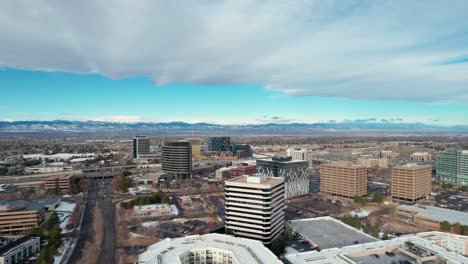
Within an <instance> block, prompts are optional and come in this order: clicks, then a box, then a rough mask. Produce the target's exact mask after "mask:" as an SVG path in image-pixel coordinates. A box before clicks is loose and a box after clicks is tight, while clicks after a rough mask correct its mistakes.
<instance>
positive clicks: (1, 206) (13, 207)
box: [0, 200, 44, 211]
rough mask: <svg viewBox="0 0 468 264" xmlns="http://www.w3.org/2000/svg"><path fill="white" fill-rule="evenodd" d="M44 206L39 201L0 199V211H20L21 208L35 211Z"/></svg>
mask: <svg viewBox="0 0 468 264" xmlns="http://www.w3.org/2000/svg"><path fill="white" fill-rule="evenodd" d="M43 207H44V206H43V205H42V204H39V203H35V202H31V201H26V200H15V201H5V200H0V211H22V210H31V211H36V210H40V209H41V208H43Z"/></svg>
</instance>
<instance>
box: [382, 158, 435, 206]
mask: <svg viewBox="0 0 468 264" xmlns="http://www.w3.org/2000/svg"><path fill="white" fill-rule="evenodd" d="M431 186H432V166H418V165H416V164H412V163H410V164H406V165H404V166H400V167H394V168H393V169H392V183H391V188H392V199H396V200H403V201H410V202H415V201H417V200H420V199H422V198H423V197H424V196H425V195H428V194H430V193H431Z"/></svg>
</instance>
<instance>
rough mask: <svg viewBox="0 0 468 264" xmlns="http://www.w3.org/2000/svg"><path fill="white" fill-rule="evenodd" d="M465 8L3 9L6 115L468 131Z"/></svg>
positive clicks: (88, 0) (185, 5)
mask: <svg viewBox="0 0 468 264" xmlns="http://www.w3.org/2000/svg"><path fill="white" fill-rule="evenodd" d="M466 10H468V1H466V0H453V1H451V2H450V4H447V3H446V2H444V1H439V0H427V1H406V0H396V1H395V0H381V1H370V0H369V1H367V0H340V1H338V0H303V1H302V0H299V1H280V0H265V1H258V0H242V1H239V0H206V1H184V0H172V1H166V0H140V1H118V0H117V1H112V6H110V3H109V2H108V1H105V0H82V1H55V0H43V1H34V2H31V1H28V0H16V1H1V2H0V36H2V41H0V69H2V70H1V71H0V95H1V97H2V99H4V100H3V102H2V104H0V120H53V119H69V120H104V121H105V120H107V121H130V122H137V121H175V120H179V121H188V122H198V121H204V122H216V123H264V122H269V121H275V122H319V121H328V120H337V121H343V120H356V119H371V118H376V119H377V120H381V119H386V120H396V121H398V120H400V119H401V120H403V122H423V123H436V124H442V125H451V124H468V110H467V109H468V45H467V43H468V20H467V19H466Z"/></svg>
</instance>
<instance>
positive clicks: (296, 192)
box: [257, 156, 309, 198]
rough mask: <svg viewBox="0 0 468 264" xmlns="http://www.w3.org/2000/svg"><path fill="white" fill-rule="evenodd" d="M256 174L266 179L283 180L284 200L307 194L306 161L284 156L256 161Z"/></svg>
mask: <svg viewBox="0 0 468 264" xmlns="http://www.w3.org/2000/svg"><path fill="white" fill-rule="evenodd" d="M257 172H258V173H261V174H264V175H266V176H268V177H280V178H283V179H284V185H285V196H286V198H291V197H296V196H301V195H306V194H308V193H309V162H308V161H306V160H292V158H291V157H285V156H276V157H273V158H271V159H258V160H257Z"/></svg>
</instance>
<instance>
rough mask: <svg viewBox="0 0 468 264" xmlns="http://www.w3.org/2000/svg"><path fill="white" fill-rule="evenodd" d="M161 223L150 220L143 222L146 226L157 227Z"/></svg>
mask: <svg viewBox="0 0 468 264" xmlns="http://www.w3.org/2000/svg"><path fill="white" fill-rule="evenodd" d="M158 225H159V222H158V221H149V222H143V223H142V224H141V226H144V227H156V226H158Z"/></svg>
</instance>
